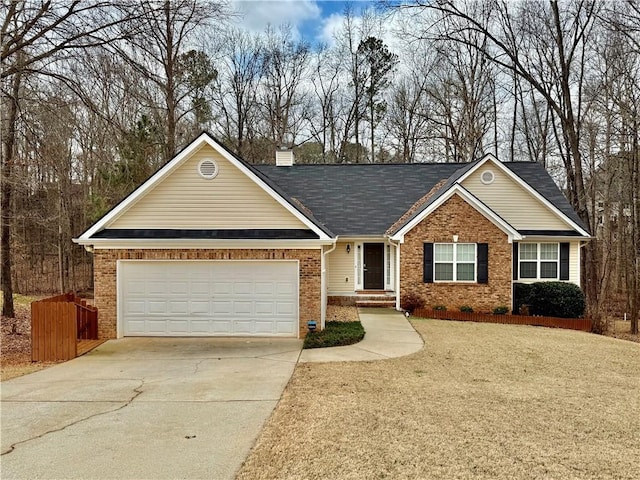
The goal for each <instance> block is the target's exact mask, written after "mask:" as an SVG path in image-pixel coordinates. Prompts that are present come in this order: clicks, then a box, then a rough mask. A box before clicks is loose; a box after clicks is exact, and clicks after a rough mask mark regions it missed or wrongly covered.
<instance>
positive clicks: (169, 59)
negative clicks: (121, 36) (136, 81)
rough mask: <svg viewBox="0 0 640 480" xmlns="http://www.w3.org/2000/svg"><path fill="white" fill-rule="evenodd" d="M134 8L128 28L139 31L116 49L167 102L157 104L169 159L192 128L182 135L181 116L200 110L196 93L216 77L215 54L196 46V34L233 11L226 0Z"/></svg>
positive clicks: (170, 1) (181, 0)
mask: <svg viewBox="0 0 640 480" xmlns="http://www.w3.org/2000/svg"><path fill="white" fill-rule="evenodd" d="M131 13H132V17H131V19H130V20H129V21H128V22H127V23H126V24H124V25H123V27H122V28H123V29H124V32H126V31H134V32H136V34H135V35H127V38H126V41H125V42H120V43H119V44H117V45H114V48H116V50H117V52H118V53H119V55H121V56H122V57H123V58H124V59H126V61H127V62H128V63H129V65H130V66H131V67H132V68H133V69H134V70H135V71H136V72H137V73H138V74H139V75H140V76H141V77H142V78H144V79H146V80H148V81H149V82H150V83H151V84H152V85H153V86H154V87H155V88H156V89H157V90H158V92H159V94H160V98H161V104H160V105H151V106H152V108H153V107H155V109H156V110H157V111H158V112H159V119H158V124H159V125H162V126H163V127H164V138H163V145H164V155H163V157H164V160H165V161H168V160H169V159H170V158H171V157H173V155H174V154H175V152H176V149H177V147H178V145H180V143H181V142H182V141H186V138H183V137H185V136H187V133H189V132H186V131H185V132H182V134H181V132H180V129H179V127H180V122H181V120H182V119H183V118H184V117H185V116H186V115H188V114H189V113H192V112H194V111H196V112H197V108H198V105H199V103H198V101H197V98H196V101H195V102H193V101H191V100H193V95H194V94H195V93H198V90H200V89H202V88H203V87H205V86H207V85H208V84H209V83H210V82H211V81H212V80H213V79H214V78H215V69H214V68H213V65H212V63H211V61H210V59H209V57H208V56H207V55H206V54H204V53H203V52H202V51H198V50H196V49H193V48H190V45H191V44H190V42H191V41H192V37H193V36H194V35H196V34H197V33H198V34H202V32H203V31H204V27H206V26H210V25H211V22H212V21H213V20H216V21H218V22H222V21H224V20H225V19H226V18H227V17H228V16H229V15H230V12H229V11H228V9H227V6H226V3H223V2H211V1H198V0H164V1H163V2H162V3H159V2H156V1H153V0H143V1H140V2H136V3H134V4H133V5H132V6H131ZM124 32H123V33H124ZM150 100H151V99H150ZM150 103H152V102H150ZM200 106H202V105H201V104H200Z"/></svg>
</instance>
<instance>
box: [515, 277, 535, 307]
mask: <svg viewBox="0 0 640 480" xmlns="http://www.w3.org/2000/svg"><path fill="white" fill-rule="evenodd" d="M531 287H532V284H529V283H516V284H514V286H513V311H514V312H515V313H516V314H520V315H524V312H522V311H520V307H521V306H522V305H531Z"/></svg>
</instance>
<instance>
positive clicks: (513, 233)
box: [391, 182, 522, 242]
mask: <svg viewBox="0 0 640 480" xmlns="http://www.w3.org/2000/svg"><path fill="white" fill-rule="evenodd" d="M454 195H458V196H459V197H461V198H462V199H463V200H464V201H465V202H467V203H468V204H469V205H471V206H472V207H473V208H475V209H476V210H477V211H478V212H480V213H481V214H482V215H483V216H484V217H485V218H487V219H488V220H489V221H491V222H492V223H493V224H494V225H496V226H497V227H498V228H499V229H500V230H502V231H503V232H504V233H506V234H507V235H508V237H509V242H511V241H512V240H521V239H522V236H521V235H520V234H519V233H518V231H517V230H516V229H515V228H514V227H513V226H511V225H510V224H509V223H508V222H507V221H505V220H504V219H503V218H501V217H500V216H499V215H498V214H496V213H495V212H494V211H493V210H491V209H490V208H489V207H488V206H487V205H485V204H484V203H483V202H482V201H480V200H479V199H478V198H476V197H475V196H474V195H473V194H472V193H470V192H469V191H468V190H466V189H465V188H464V187H463V186H462V185H460V184H459V183H457V182H456V183H454V184H453V185H452V186H451V187H450V188H445V187H444V186H443V187H441V188H440V189H439V190H438V191H437V192H436V195H433V196H432V197H431V198H430V199H429V200H428V201H427V202H425V203H424V204H423V205H422V206H421V208H420V209H418V210H417V211H416V212H415V213H414V214H413V215H412V216H411V218H410V220H408V221H407V222H405V223H404V225H403V226H402V227H401V228H399V229H397V230H396V231H395V232H394V233H393V234H392V235H391V238H392V239H393V240H396V241H397V240H400V241H401V240H402V239H403V238H404V235H405V234H406V233H407V232H409V231H410V230H411V229H413V228H414V227H415V226H416V225H418V224H419V223H420V222H422V221H423V220H424V219H425V218H426V217H428V216H429V215H430V214H431V213H433V212H434V211H435V210H437V209H438V208H439V207H440V206H442V205H443V204H444V203H445V202H446V201H447V200H449V199H450V198H451V197H452V196H454Z"/></svg>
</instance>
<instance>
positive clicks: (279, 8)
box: [231, 0, 322, 35]
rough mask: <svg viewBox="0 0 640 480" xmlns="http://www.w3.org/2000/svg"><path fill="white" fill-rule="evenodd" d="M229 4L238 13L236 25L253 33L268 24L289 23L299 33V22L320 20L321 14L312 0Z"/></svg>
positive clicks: (240, 0)
mask: <svg viewBox="0 0 640 480" xmlns="http://www.w3.org/2000/svg"><path fill="white" fill-rule="evenodd" d="M231 6H232V8H233V9H234V10H236V11H237V12H239V13H240V16H239V17H238V18H237V19H236V23H237V24H238V26H240V27H241V28H242V29H244V30H247V31H250V32H254V33H262V32H264V31H265V29H266V28H267V26H268V25H272V26H274V27H278V26H279V25H283V24H290V25H291V26H292V28H293V30H294V32H295V34H296V35H299V33H300V29H299V25H300V24H301V23H303V22H305V21H309V20H314V19H317V20H320V18H321V15H322V11H321V9H320V7H319V6H318V5H317V3H316V2H315V1H313V0H233V1H232V4H231Z"/></svg>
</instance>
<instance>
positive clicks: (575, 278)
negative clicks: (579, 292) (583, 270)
mask: <svg viewBox="0 0 640 480" xmlns="http://www.w3.org/2000/svg"><path fill="white" fill-rule="evenodd" d="M569 281H570V282H571V283H575V284H576V285H580V242H571V243H570V244H569Z"/></svg>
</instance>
